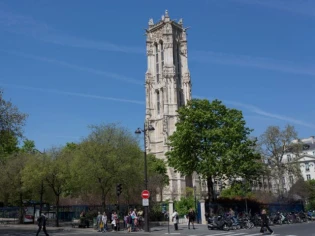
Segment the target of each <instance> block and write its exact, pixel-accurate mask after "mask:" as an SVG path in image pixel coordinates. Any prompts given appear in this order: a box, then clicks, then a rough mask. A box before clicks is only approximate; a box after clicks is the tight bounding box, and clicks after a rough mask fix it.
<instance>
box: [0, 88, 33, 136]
mask: <svg viewBox="0 0 315 236" xmlns="http://www.w3.org/2000/svg"><path fill="white" fill-rule="evenodd" d="M26 118H27V115H26V114H24V113H21V112H20V111H19V109H18V108H17V107H16V106H14V105H13V104H12V102H10V101H6V100H5V99H4V97H3V90H1V89H0V131H3V130H5V131H10V134H12V135H13V136H15V137H22V133H23V130H22V127H23V126H24V125H25V120H26Z"/></svg>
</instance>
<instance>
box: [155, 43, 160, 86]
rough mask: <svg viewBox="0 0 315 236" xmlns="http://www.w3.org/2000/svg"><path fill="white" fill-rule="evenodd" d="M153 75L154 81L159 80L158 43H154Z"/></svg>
mask: <svg viewBox="0 0 315 236" xmlns="http://www.w3.org/2000/svg"><path fill="white" fill-rule="evenodd" d="M155 72H156V74H155V76H156V82H157V83H158V82H159V80H160V67H159V47H158V44H155Z"/></svg>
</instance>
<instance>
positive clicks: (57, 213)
mask: <svg viewBox="0 0 315 236" xmlns="http://www.w3.org/2000/svg"><path fill="white" fill-rule="evenodd" d="M59 197H60V194H57V195H56V227H59Z"/></svg>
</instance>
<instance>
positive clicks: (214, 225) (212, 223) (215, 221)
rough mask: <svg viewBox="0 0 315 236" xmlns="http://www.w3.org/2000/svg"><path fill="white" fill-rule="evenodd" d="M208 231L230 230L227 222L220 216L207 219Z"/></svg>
mask: <svg viewBox="0 0 315 236" xmlns="http://www.w3.org/2000/svg"><path fill="white" fill-rule="evenodd" d="M208 229H211V230H213V229H219V230H225V231H228V230H230V228H229V226H228V222H227V221H226V219H225V218H223V217H222V216H214V217H209V218H208Z"/></svg>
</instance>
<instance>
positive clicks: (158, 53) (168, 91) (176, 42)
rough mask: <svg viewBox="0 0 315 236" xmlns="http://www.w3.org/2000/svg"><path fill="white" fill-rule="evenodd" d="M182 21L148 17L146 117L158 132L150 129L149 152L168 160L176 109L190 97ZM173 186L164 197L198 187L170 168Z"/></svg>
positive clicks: (167, 197)
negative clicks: (167, 153) (168, 141)
mask: <svg viewBox="0 0 315 236" xmlns="http://www.w3.org/2000/svg"><path fill="white" fill-rule="evenodd" d="M186 30H187V29H185V28H183V21H182V20H180V21H179V22H175V21H173V20H171V19H170V17H169V15H168V12H167V11H165V15H163V16H162V19H161V20H160V21H159V22H157V23H156V24H154V22H153V19H150V20H149V27H148V29H147V30H146V49H147V64H148V67H147V72H146V82H145V90H146V117H145V121H146V123H147V124H148V125H152V126H153V127H154V128H155V131H153V132H148V137H147V152H149V153H152V154H154V155H155V156H156V157H157V158H160V159H165V153H166V152H167V151H168V150H169V146H168V145H167V139H168V137H169V136H170V135H171V134H172V133H173V132H174V131H175V129H176V127H175V124H176V122H177V112H176V111H177V110H178V108H179V107H180V106H182V105H185V104H187V101H189V100H190V99H191V80H190V73H189V69H188V58H187V38H186ZM168 175H169V177H170V185H169V186H168V187H167V188H165V189H164V190H163V200H166V199H172V200H174V199H178V198H179V197H180V196H182V195H183V194H184V193H185V189H186V186H187V185H188V186H190V187H192V185H194V186H195V185H196V186H198V184H196V183H193V182H195V181H193V179H192V178H191V177H190V179H188V178H187V177H185V176H181V174H180V173H175V172H174V170H173V169H172V168H168Z"/></svg>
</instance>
